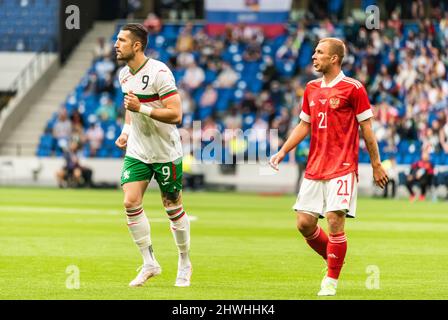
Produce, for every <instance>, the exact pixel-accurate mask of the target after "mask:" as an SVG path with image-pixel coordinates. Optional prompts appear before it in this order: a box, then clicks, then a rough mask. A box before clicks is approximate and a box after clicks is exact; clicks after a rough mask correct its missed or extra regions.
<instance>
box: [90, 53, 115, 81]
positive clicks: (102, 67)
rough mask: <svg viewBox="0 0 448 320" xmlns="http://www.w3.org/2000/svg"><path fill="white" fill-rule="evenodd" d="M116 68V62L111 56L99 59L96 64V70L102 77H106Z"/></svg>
mask: <svg viewBox="0 0 448 320" xmlns="http://www.w3.org/2000/svg"><path fill="white" fill-rule="evenodd" d="M114 70H115V64H114V63H113V62H112V60H111V59H110V58H109V57H106V58H104V59H102V60H100V61H98V62H97V63H96V65H95V72H96V74H97V76H98V78H100V79H106V77H107V75H108V74H110V73H111V72H113V71H114Z"/></svg>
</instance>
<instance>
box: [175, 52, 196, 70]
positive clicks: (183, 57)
mask: <svg viewBox="0 0 448 320" xmlns="http://www.w3.org/2000/svg"><path fill="white" fill-rule="evenodd" d="M193 63H194V55H193V54H192V53H191V52H188V51H184V52H180V53H179V54H178V55H177V58H176V67H177V68H178V69H185V68H187V67H188V66H189V65H191V64H193Z"/></svg>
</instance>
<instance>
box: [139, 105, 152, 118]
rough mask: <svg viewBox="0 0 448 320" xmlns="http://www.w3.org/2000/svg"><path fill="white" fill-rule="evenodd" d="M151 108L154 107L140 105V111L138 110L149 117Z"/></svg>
mask: <svg viewBox="0 0 448 320" xmlns="http://www.w3.org/2000/svg"><path fill="white" fill-rule="evenodd" d="M153 109H154V108H153V107H148V106H144V105H140V111H139V112H140V113H141V114H144V115H145V116H148V117H151V113H152V110H153Z"/></svg>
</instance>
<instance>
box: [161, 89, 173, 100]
mask: <svg viewBox="0 0 448 320" xmlns="http://www.w3.org/2000/svg"><path fill="white" fill-rule="evenodd" d="M173 93H177V90H171V91H168V92H167V93H165V94H162V95H161V96H160V98H165V97H166V96H168V95H170V94H173Z"/></svg>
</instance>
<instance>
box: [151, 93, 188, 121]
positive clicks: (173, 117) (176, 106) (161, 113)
mask: <svg viewBox="0 0 448 320" xmlns="http://www.w3.org/2000/svg"><path fill="white" fill-rule="evenodd" d="M162 105H163V108H159V109H153V110H152V111H151V114H150V117H151V118H153V119H154V120H157V121H160V122H164V123H169V124H181V123H182V104H181V100H180V95H179V94H178V93H176V94H175V95H172V96H170V97H168V98H166V99H163V100H162Z"/></svg>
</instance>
